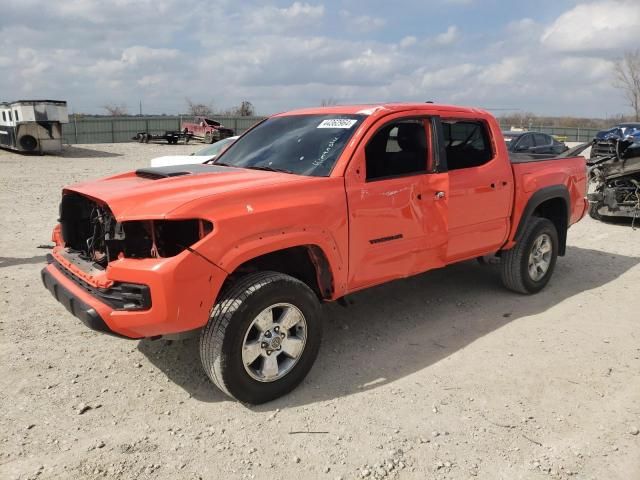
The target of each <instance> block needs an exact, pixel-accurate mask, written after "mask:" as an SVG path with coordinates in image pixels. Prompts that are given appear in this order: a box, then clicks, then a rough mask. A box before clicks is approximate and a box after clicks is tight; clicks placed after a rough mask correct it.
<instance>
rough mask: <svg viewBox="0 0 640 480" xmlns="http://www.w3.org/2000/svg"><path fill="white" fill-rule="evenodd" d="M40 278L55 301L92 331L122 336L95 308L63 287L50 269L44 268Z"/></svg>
mask: <svg viewBox="0 0 640 480" xmlns="http://www.w3.org/2000/svg"><path fill="white" fill-rule="evenodd" d="M52 268H55V267H52ZM40 276H41V277H42V283H43V284H44V286H45V287H46V289H47V290H49V291H50V292H51V294H52V295H53V296H54V297H55V299H56V300H57V301H58V302H60V303H61V304H62V305H64V307H65V308H66V309H67V310H68V311H69V313H71V314H72V315H73V316H75V317H77V318H79V319H80V321H81V322H82V323H84V324H85V325H86V326H87V327H89V328H90V329H91V330H95V331H97V332H103V333H108V334H111V335H116V336H121V335H118V334H117V333H116V332H114V331H113V330H111V329H110V328H109V327H108V326H107V324H106V323H105V321H104V320H103V318H102V317H101V316H100V314H99V313H98V312H97V311H96V309H95V308H93V307H92V306H91V305H89V304H87V303H85V302H84V300H82V299H81V298H80V297H78V296H77V295H76V294H74V293H73V292H71V290H69V289H68V288H67V287H66V286H65V285H63V283H62V282H60V280H59V279H58V278H56V276H55V275H54V274H53V273H52V270H51V269H50V268H49V267H45V268H43V269H42V272H40Z"/></svg>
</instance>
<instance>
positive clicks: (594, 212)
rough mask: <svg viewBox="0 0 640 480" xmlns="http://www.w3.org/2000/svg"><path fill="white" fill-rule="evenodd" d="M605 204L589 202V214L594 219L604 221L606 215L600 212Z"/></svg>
mask: <svg viewBox="0 0 640 480" xmlns="http://www.w3.org/2000/svg"><path fill="white" fill-rule="evenodd" d="M603 205H604V203H603V202H589V216H590V217H591V218H593V219H594V220H598V221H600V222H601V221H603V220H604V217H603V216H602V215H600V212H598V210H599V209H600V207H602V206H603Z"/></svg>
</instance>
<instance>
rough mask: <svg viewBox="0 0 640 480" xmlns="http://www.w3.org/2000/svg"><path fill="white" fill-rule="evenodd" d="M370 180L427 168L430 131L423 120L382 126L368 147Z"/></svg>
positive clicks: (409, 173)
mask: <svg viewBox="0 0 640 480" xmlns="http://www.w3.org/2000/svg"><path fill="white" fill-rule="evenodd" d="M365 156H366V161H367V167H366V168H367V180H375V179H381V178H387V177H396V176H400V175H411V174H415V173H422V172H426V171H427V134H426V131H425V126H424V123H423V121H422V120H402V121H398V122H393V123H390V124H388V125H385V126H384V127H382V128H381V129H380V130H378V132H377V133H376V134H375V135H374V136H373V138H371V140H369V143H368V144H367V146H366V148H365Z"/></svg>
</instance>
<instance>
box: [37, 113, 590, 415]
mask: <svg viewBox="0 0 640 480" xmlns="http://www.w3.org/2000/svg"><path fill="white" fill-rule="evenodd" d="M585 190H586V168H585V159H584V158H583V157H565V158H562V157H552V158H539V156H538V158H533V157H529V156H524V157H520V158H510V157H509V154H508V153H507V149H506V146H505V142H504V140H503V137H502V134H501V132H500V127H499V125H498V123H497V122H496V120H495V119H494V118H493V117H492V116H491V115H490V114H489V113H487V112H485V111H482V110H477V109H473V108H462V107H455V106H444V105H434V104H388V105H372V106H336V107H328V108H314V109H307V110H298V111H293V112H288V113H282V114H278V115H275V116H272V117H270V118H269V119H267V120H265V121H263V122H262V123H260V124H258V125H257V126H255V127H253V128H252V129H251V130H250V131H249V132H247V133H246V134H245V135H243V136H242V137H240V139H239V140H237V141H236V142H235V143H234V144H233V145H232V146H231V147H230V148H229V149H228V150H226V151H225V152H224V153H223V154H222V155H220V156H219V157H218V158H217V159H215V161H213V162H212V163H210V164H198V165H179V166H170V167H159V168H144V169H140V170H137V171H134V172H129V173H124V174H121V175H116V176H113V177H109V178H105V179H102V180H97V181H91V182H85V183H81V184H77V185H74V186H71V187H67V188H65V189H64V190H63V195H62V202H61V205H60V223H59V225H58V226H57V227H56V228H55V229H54V233H53V239H54V241H55V243H56V246H55V248H54V249H53V251H52V255H51V256H50V257H49V264H48V265H47V266H46V267H45V268H44V270H43V271H42V280H43V282H44V285H45V286H46V287H47V288H48V289H49V290H50V291H51V292H52V293H53V295H54V296H55V297H56V298H57V299H58V301H60V302H61V303H63V304H64V305H65V306H66V307H67V309H68V310H69V311H70V312H71V313H73V314H74V315H75V316H77V317H78V318H80V320H82V321H83V322H84V323H85V324H86V325H87V326H88V327H90V328H92V329H95V330H99V331H102V332H108V333H111V334H115V335H119V336H122V337H128V338H143V337H151V338H157V337H160V336H170V335H172V334H179V333H180V332H188V331H196V332H199V335H200V355H201V359H202V364H203V367H204V370H205V371H206V373H207V374H208V375H209V377H210V378H211V380H212V381H213V382H214V383H215V384H216V385H217V386H218V387H220V388H221V389H222V390H223V391H224V392H226V393H227V394H229V395H230V396H232V397H234V398H236V399H239V400H241V401H243V402H247V403H254V404H255V403H261V402H265V401H268V400H271V399H274V398H276V397H278V396H280V395H283V394H285V393H286V392H288V391H290V390H292V389H293V388H294V387H295V386H296V385H297V384H298V383H300V382H301V381H302V379H303V378H304V377H305V375H306V374H307V372H308V371H309V369H310V368H311V365H312V363H313V361H314V359H315V357H316V355H317V353H318V349H319V346H320V338H321V333H322V318H321V317H322V309H321V303H322V302H327V301H335V300H340V299H341V298H342V297H344V296H345V295H348V294H350V293H352V292H355V291H358V290H361V289H364V288H368V287H371V286H373V285H378V284H381V283H384V282H388V281H391V280H394V279H398V278H402V277H407V276H409V275H415V274H418V273H421V272H425V271H427V270H430V269H434V268H440V267H443V266H445V265H448V264H452V263H455V262H460V261H463V260H468V259H473V258H477V257H480V256H484V255H488V254H497V255H498V256H499V257H501V269H502V280H503V282H504V284H505V286H506V287H507V288H509V289H511V290H513V291H515V292H519V293H522V294H531V293H536V292H538V291H539V290H541V289H542V288H543V287H544V286H545V285H546V284H547V282H548V281H549V278H550V277H551V275H552V273H553V270H554V266H555V263H556V258H557V256H558V255H560V256H562V255H564V254H565V248H566V240H567V229H568V228H569V226H570V225H571V224H573V223H574V222H577V221H578V220H580V219H581V218H582V217H583V215H584V214H585V211H586V210H587V202H586V201H585Z"/></svg>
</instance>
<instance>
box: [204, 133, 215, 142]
mask: <svg viewBox="0 0 640 480" xmlns="http://www.w3.org/2000/svg"><path fill="white" fill-rule="evenodd" d="M204 143H213V135H211V132H207V133H205V134H204Z"/></svg>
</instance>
